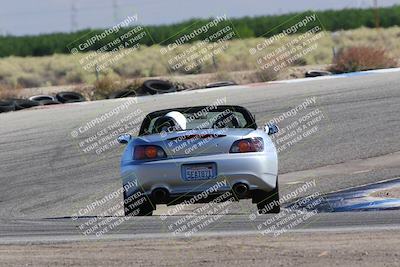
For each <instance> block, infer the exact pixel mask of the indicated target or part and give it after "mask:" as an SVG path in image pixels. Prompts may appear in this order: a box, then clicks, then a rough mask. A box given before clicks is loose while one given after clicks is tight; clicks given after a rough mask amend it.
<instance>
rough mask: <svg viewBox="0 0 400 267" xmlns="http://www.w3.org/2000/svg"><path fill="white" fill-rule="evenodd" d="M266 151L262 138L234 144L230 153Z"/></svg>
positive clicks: (239, 141)
mask: <svg viewBox="0 0 400 267" xmlns="http://www.w3.org/2000/svg"><path fill="white" fill-rule="evenodd" d="M263 150H264V142H263V139H262V138H261V137H253V138H246V139H242V140H237V141H235V142H234V143H233V145H232V147H231V149H230V150H229V152H230V153H247V152H261V151H263Z"/></svg>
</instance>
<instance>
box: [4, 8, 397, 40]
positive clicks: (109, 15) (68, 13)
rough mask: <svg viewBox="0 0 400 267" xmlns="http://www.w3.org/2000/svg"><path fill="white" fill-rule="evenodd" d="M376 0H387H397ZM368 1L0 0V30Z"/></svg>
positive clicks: (36, 30) (65, 28)
mask: <svg viewBox="0 0 400 267" xmlns="http://www.w3.org/2000/svg"><path fill="white" fill-rule="evenodd" d="M378 3H379V6H391V5H393V4H400V0H378ZM372 5H373V0H107V1H105V0H13V1H11V0H0V34H2V35H4V34H10V35H27V34H28V35H36V34H41V33H52V32H70V31H75V30H79V29H85V28H108V27H110V26H113V25H115V24H116V23H118V22H120V21H122V20H123V19H124V18H126V17H127V16H128V15H134V14H137V15H138V18H139V20H138V22H139V24H143V25H159V24H170V23H175V22H180V21H183V20H187V19H190V18H208V17H213V16H218V15H222V14H226V15H227V16H228V17H231V18H233V17H243V16H259V15H271V14H282V13H289V12H295V11H304V10H310V9H311V10H325V9H342V8H346V7H361V8H367V7H370V6H372ZM0 45H1V44H0Z"/></svg>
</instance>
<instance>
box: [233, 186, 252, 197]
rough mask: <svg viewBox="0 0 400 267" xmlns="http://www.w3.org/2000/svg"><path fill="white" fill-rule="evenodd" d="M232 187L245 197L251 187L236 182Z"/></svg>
mask: <svg viewBox="0 0 400 267" xmlns="http://www.w3.org/2000/svg"><path fill="white" fill-rule="evenodd" d="M232 189H233V192H234V193H235V194H236V195H237V196H239V197H244V196H246V195H247V193H248V192H249V187H248V186H247V184H244V183H237V184H234V185H233V188H232Z"/></svg>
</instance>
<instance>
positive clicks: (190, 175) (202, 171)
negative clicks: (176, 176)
mask: <svg viewBox="0 0 400 267" xmlns="http://www.w3.org/2000/svg"><path fill="white" fill-rule="evenodd" d="M216 176H217V173H216V168H215V165H213V164H207V165H205V164H203V165H186V166H184V167H183V178H184V179H185V180H187V181H194V180H209V179H214V178H215V177H216Z"/></svg>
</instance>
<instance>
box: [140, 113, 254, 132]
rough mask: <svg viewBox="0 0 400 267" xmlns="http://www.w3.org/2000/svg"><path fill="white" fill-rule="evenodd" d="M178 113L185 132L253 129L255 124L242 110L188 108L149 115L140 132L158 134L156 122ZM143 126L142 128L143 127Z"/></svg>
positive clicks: (248, 114)
mask: <svg viewBox="0 0 400 267" xmlns="http://www.w3.org/2000/svg"><path fill="white" fill-rule="evenodd" d="M171 111H178V112H180V113H181V114H183V116H184V117H185V118H186V130H192V129H210V128H253V127H254V126H255V122H254V120H253V117H252V116H251V114H250V113H249V112H248V111H247V110H245V109H243V110H236V109H235V108H217V109H213V110H210V109H206V107H204V108H203V109H200V108H189V109H187V110H185V109H176V110H174V109H171V110H168V111H165V112H159V114H150V116H148V118H147V121H144V123H143V124H144V125H142V129H141V131H142V132H143V133H142V134H154V133H159V132H160V127H159V125H157V124H158V123H157V120H158V119H159V118H161V117H165V115H166V114H167V113H168V112H171ZM143 126H144V127H143Z"/></svg>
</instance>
